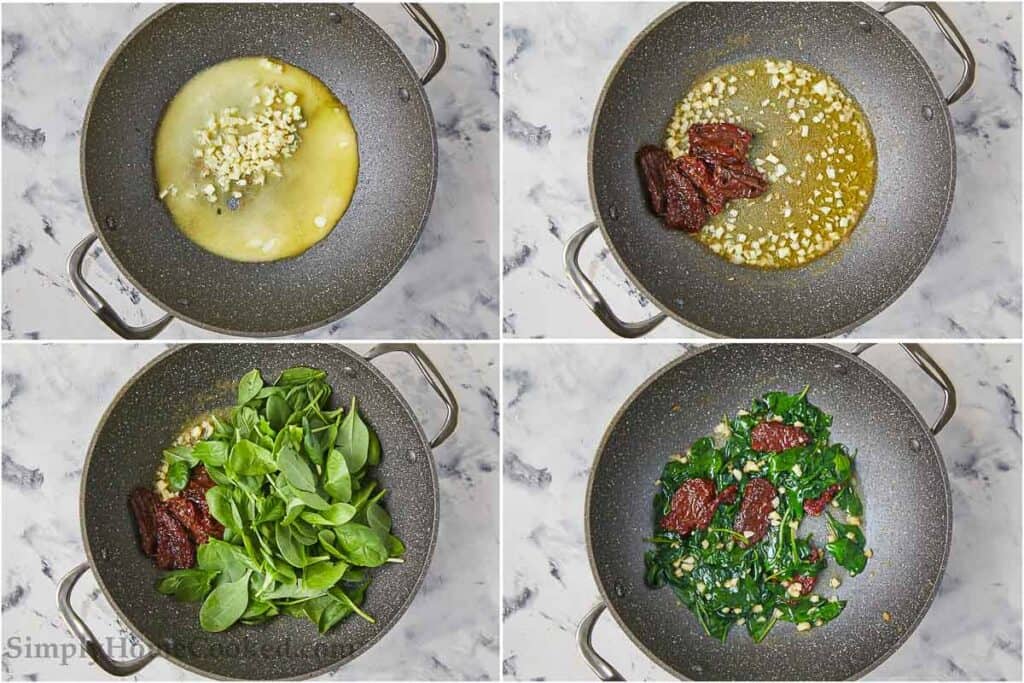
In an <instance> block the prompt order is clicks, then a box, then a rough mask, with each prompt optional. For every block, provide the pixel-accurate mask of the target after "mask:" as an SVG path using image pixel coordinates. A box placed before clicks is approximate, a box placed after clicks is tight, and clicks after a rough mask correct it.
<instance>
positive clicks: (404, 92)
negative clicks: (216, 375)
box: [68, 3, 446, 339]
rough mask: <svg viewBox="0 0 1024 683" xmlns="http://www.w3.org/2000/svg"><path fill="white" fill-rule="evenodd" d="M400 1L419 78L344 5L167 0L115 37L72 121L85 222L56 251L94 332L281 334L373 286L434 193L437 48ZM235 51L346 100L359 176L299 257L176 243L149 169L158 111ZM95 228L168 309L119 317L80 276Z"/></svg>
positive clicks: (395, 263)
mask: <svg viewBox="0 0 1024 683" xmlns="http://www.w3.org/2000/svg"><path fill="white" fill-rule="evenodd" d="M403 7H405V9H406V10H407V11H408V13H409V14H410V15H411V16H412V17H413V19H414V20H415V21H416V23H417V24H418V25H419V26H420V27H421V28H422V29H423V30H424V31H425V32H426V34H427V36H428V37H429V38H430V40H431V41H432V42H433V44H434V59H433V63H432V64H431V65H430V67H429V68H428V69H427V70H426V71H425V72H424V74H423V76H422V77H421V76H419V75H417V74H416V73H415V71H414V70H413V67H412V66H411V65H410V64H409V61H408V60H407V59H406V58H405V56H404V55H403V54H402V53H401V51H400V50H399V49H398V46H397V45H396V44H395V43H394V41H392V40H391V38H389V37H388V36H387V35H386V34H385V33H384V32H383V31H382V30H381V28H380V27H379V26H377V25H376V24H375V23H373V22H372V21H370V19H368V18H367V17H366V16H365V15H364V14H362V13H361V12H360V11H358V10H357V9H355V8H353V7H351V6H349V5H336V4H292V3H289V4H286V5H285V4H182V5H172V6H169V7H166V8H164V9H161V10H159V11H157V12H155V13H154V14H153V15H152V16H151V17H149V18H148V19H147V20H146V21H144V22H143V23H142V24H141V25H140V26H139V27H138V28H136V29H135V30H134V31H133V32H132V33H131V35H129V36H128V37H127V38H126V39H125V40H124V42H123V43H121V45H120V46H119V47H118V48H117V50H115V52H114V54H113V55H112V56H111V57H110V59H109V61H108V62H107V64H106V66H105V67H104V68H103V71H102V72H101V73H100V77H99V80H98V81H97V83H96V86H95V88H94V90H93V93H92V99H91V100H90V102H89V106H88V108H87V109H86V113H85V123H84V125H83V128H82V144H81V172H82V189H83V192H84V195H85V204H86V207H87V208H88V210H89V218H90V219H91V220H92V224H93V227H94V228H95V233H90V234H89V236H88V237H86V238H85V239H84V240H82V241H81V242H80V243H79V244H78V245H77V246H76V247H75V248H74V250H72V252H71V256H70V257H69V260H68V272H69V274H70V276H71V281H72V283H73V284H74V286H75V289H76V290H77V291H78V293H79V295H80V296H81V297H82V298H83V299H84V300H85V302H86V304H87V305H88V306H89V308H90V309H92V311H93V312H94V313H95V314H96V315H97V316H99V318H100V319H101V320H102V321H103V322H104V323H106V324H107V326H108V327H110V328H111V329H112V330H113V331H114V332H116V333H117V334H119V335H121V336H122V337H125V338H129V339H140V338H142V339H148V338H151V337H153V336H155V335H156V334H158V333H159V332H160V331H161V330H162V329H163V328H164V327H166V326H167V324H168V323H170V321H171V319H172V316H175V317H178V318H181V319H182V320H185V321H187V322H189V323H192V324H193V325H198V326H200V327H203V328H206V329H209V330H213V331H216V332H222V333H226V334H238V335H249V336H279V335H285V334H292V333H297V332H302V331H306V330H310V329H312V328H314V327H318V326H321V325H324V324H326V323H328V322H330V321H332V320H335V319H337V318H340V317H341V316H343V315H345V314H346V313H349V312H351V311H353V310H355V309H356V308H357V307H359V306H360V305H362V304H363V303H365V302H366V301H367V300H368V299H369V298H370V297H372V296H373V295H374V294H376V293H377V292H378V291H380V289H382V288H383V287H384V285H385V284H387V282H388V281H389V280H390V279H391V278H392V277H393V276H394V274H395V273H396V272H397V271H398V269H399V268H400V267H401V266H402V264H404V263H405V261H406V259H407V258H408V257H409V255H410V253H411V252H412V249H413V247H414V246H415V245H416V242H417V240H418V239H419V235H420V232H421V231H422V229H423V225H424V223H425V222H426V220H427V214H428V213H429V211H430V206H431V203H432V201H433V197H434V187H435V185H436V181H437V134H436V130H435V128H434V118H433V114H432V113H431V111H430V105H429V103H428V102H427V97H426V94H425V93H424V91H423V86H424V85H426V84H427V83H429V82H430V80H431V79H432V78H433V77H434V75H435V74H437V72H438V71H439V70H440V69H441V67H442V65H443V64H444V62H445V58H446V44H445V39H444V36H443V35H442V34H441V32H440V30H439V29H438V28H437V25H436V24H435V23H434V22H433V20H432V19H431V18H430V16H429V15H428V14H427V13H426V12H425V11H424V10H423V8H422V7H420V6H419V5H414V4H406V5H403ZM243 55H269V56H272V57H276V58H279V59H282V60H284V61H286V62H289V63H291V64H295V65H296V66H299V67H302V68H303V69H306V70H307V71H309V72H310V73H312V74H313V75H314V76H317V77H318V78H319V79H320V80H322V81H323V82H324V83H325V84H326V85H327V86H328V87H329V88H330V89H331V91H332V92H333V93H334V94H335V95H336V96H337V97H338V99H340V100H341V101H342V102H343V103H344V104H345V106H346V107H347V108H348V110H349V114H350V115H351V117H352V121H353V123H354V124H355V129H356V135H357V136H358V138H359V181H358V184H357V186H356V191H355V195H354V197H353V200H352V204H351V205H350V206H349V208H348V211H346V213H345V215H344V217H343V218H342V219H341V222H340V224H339V225H338V227H337V229H335V230H333V231H332V232H331V233H330V234H329V235H328V236H327V237H326V238H324V239H323V240H321V241H320V242H319V243H318V244H316V245H314V246H313V247H312V248H311V249H309V250H308V251H307V252H305V253H304V254H302V255H300V256H297V257H295V258H291V259H284V260H280V261H274V262H270V263H240V262H237V261H231V260H228V259H225V258H222V257H219V256H216V255H214V254H212V253H210V252H208V251H206V250H204V249H202V248H201V247H199V246H198V245H197V244H195V243H194V242H192V241H191V240H189V239H188V238H187V237H186V236H185V235H184V234H182V233H181V232H180V231H179V230H178V229H177V228H176V227H175V225H174V222H173V219H172V218H171V216H170V213H169V212H168V211H167V210H166V208H165V207H164V205H163V203H162V202H161V201H160V200H159V199H158V198H157V194H156V189H155V181H154V180H153V178H154V176H153V138H154V136H155V134H156V129H157V124H158V123H159V121H160V117H161V115H162V113H163V111H164V107H165V106H166V105H167V103H168V102H169V101H170V100H171V99H172V98H173V97H174V95H175V94H176V93H177V92H178V90H179V89H180V88H181V87H182V86H183V85H184V84H185V82H186V81H188V80H189V79H190V78H192V77H193V76H195V75H196V73H198V72H199V71H201V70H203V69H205V68H207V67H209V66H212V65H213V64H216V63H218V62H221V61H223V60H225V59H230V58H233V57H239V56H243ZM97 238H99V240H100V242H102V244H103V248H104V249H105V250H106V251H107V253H108V254H109V256H110V258H111V259H112V260H113V261H114V263H115V264H116V265H117V267H118V268H120V269H121V271H122V272H123V273H124V274H125V276H126V277H127V278H128V279H129V280H130V281H131V282H132V284H134V285H135V286H136V287H137V288H138V289H139V290H140V291H141V292H142V293H143V294H145V295H146V296H147V297H149V298H150V299H152V300H153V301H154V302H155V303H156V304H158V305H159V306H160V307H161V308H163V309H165V310H166V311H167V312H168V314H169V315H167V316H165V317H163V318H161V319H160V320H158V321H156V322H153V323H150V324H148V325H144V326H141V327H133V326H131V325H129V324H128V323H126V322H125V321H124V320H122V319H121V318H120V317H119V316H118V314H117V313H116V312H115V311H114V310H113V309H112V308H111V307H110V305H109V304H108V303H107V302H106V301H104V299H103V297H102V296H101V295H100V294H99V292H97V291H96V290H95V289H93V288H92V287H91V286H90V285H89V284H88V283H87V282H86V280H85V278H84V276H83V271H82V266H83V261H84V259H85V256H86V255H87V254H88V253H89V252H90V251H91V250H92V247H93V244H94V243H95V241H96V239H97ZM97 253H98V252H97Z"/></svg>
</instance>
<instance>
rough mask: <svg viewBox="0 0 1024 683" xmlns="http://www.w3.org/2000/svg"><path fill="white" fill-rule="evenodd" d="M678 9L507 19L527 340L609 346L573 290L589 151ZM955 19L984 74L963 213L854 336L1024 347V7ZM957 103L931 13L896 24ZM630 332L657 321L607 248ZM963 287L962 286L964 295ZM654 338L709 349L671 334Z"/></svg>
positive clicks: (529, 10)
mask: <svg viewBox="0 0 1024 683" xmlns="http://www.w3.org/2000/svg"><path fill="white" fill-rule="evenodd" d="M667 7H668V5H664V4H661V3H653V4H650V3H628V4H622V3H602V4H600V5H595V4H590V3H572V4H567V3H540V4H535V3H530V4H518V3H509V4H506V5H505V12H504V17H503V21H504V28H503V37H504V53H503V55H504V56H503V58H504V91H503V92H504V99H503V108H504V112H503V118H504V121H505V130H504V142H505V145H504V168H505V174H504V190H505V192H504V203H503V214H504V236H503V247H504V251H503V274H504V300H503V304H502V323H503V324H502V329H503V333H504V334H505V335H509V336H517V337H539V336H545V337H552V338H579V337H609V336H611V333H610V332H608V331H607V330H606V329H605V327H604V326H603V325H602V324H601V323H600V322H599V321H598V320H597V318H595V317H594V316H593V315H592V314H591V313H590V311H589V310H588V309H587V308H586V306H585V305H584V304H583V302H582V300H581V299H580V298H579V296H578V295H577V294H576V292H575V290H574V289H573V288H572V287H571V285H570V284H569V283H568V280H567V278H566V276H565V275H564V274H563V268H562V249H563V247H564V245H565V242H566V240H567V239H568V238H569V237H570V236H571V235H572V234H573V233H574V232H575V231H576V230H577V229H578V228H580V227H582V226H583V225H584V224H586V223H588V222H590V221H591V220H593V217H594V213H593V210H592V208H591V205H590V197H589V190H588V187H587V141H588V136H589V133H590V125H591V119H592V117H593V113H594V106H595V104H596V101H597V97H598V95H599V93H600V91H601V88H602V86H603V85H604V82H605V78H606V77H607V75H608V73H609V71H610V70H611V68H612V66H613V65H614V63H615V61H616V60H617V59H618V57H619V55H620V54H621V53H622V52H623V51H624V50H625V48H626V46H627V45H628V44H629V42H630V40H632V38H633V37H634V36H635V35H636V34H637V33H639V31H640V30H641V29H643V28H644V27H645V26H646V25H647V24H648V23H650V21H652V20H653V19H654V18H655V17H656V16H658V15H659V14H660V13H661V12H663V11H664V10H665V9H666V8H667ZM945 9H946V11H947V12H948V13H949V15H950V16H951V17H952V19H953V20H954V22H955V23H956V24H957V26H958V27H959V28H960V30H961V32H962V33H963V34H964V36H965V37H966V38H967V39H968V40H969V42H970V45H971V48H972V49H973V50H974V54H975V56H976V58H977V62H978V72H977V81H976V82H975V85H974V88H973V89H972V90H971V91H970V92H969V93H968V94H967V96H966V97H964V98H963V99H962V100H961V101H960V102H957V103H956V104H955V105H953V107H952V116H953V120H954V123H955V127H956V143H957V157H958V176H957V189H956V200H955V203H954V205H953V211H952V214H951V216H950V219H949V224H948V226H947V227H946V231H945V233H944V235H943V237H942V241H941V243H940V244H939V246H938V249H937V251H936V253H935V254H934V255H933V256H932V258H931V260H930V262H929V263H928V265H927V267H926V268H925V270H924V272H923V273H922V274H921V276H920V277H919V278H918V279H917V280H916V281H915V282H914V283H913V285H911V287H910V289H909V290H908V291H907V292H906V293H905V294H904V295H903V296H902V297H900V298H899V299H898V300H897V301H896V303H894V304H893V305H892V306H890V307H889V308H888V309H886V310H885V311H884V312H882V313H881V314H879V315H878V316H877V317H876V318H874V319H873V320H871V321H870V322H868V323H866V324H865V325H863V326H861V327H860V328H858V329H857V330H855V331H854V332H852V333H851V334H850V335H849V336H855V337H859V338H876V337H883V338H906V337H935V338H942V337H965V338H997V337H1007V338H1018V337H1020V334H1021V285H1020V282H1021V262H1020V252H1021V240H1020V234H1021V231H1020V225H1021V201H1020V200H1021V198H1020V182H1021V159H1020V144H1021V90H1020V87H1021V86H1020V70H1019V63H1018V60H1019V57H1018V56H1019V55H1020V45H1021V19H1020V3H967V4H964V3H951V4H947V5H946V6H945ZM890 16H891V18H892V19H893V21H894V22H895V23H896V24H897V25H898V26H899V27H900V28H901V29H903V30H904V31H905V32H906V33H907V35H908V36H909V37H910V39H911V41H912V42H913V43H914V44H915V45H916V46H917V47H918V49H919V50H920V51H921V52H922V54H923V55H924V58H925V60H926V61H927V62H928V64H929V65H931V67H932V69H933V70H934V71H935V72H936V75H937V77H938V79H939V81H940V83H941V84H942V85H943V86H944V87H945V89H946V90H951V89H952V84H954V83H955V82H956V79H957V78H959V75H960V72H959V68H960V67H959V61H958V60H957V57H956V56H955V54H954V53H953V52H952V50H951V48H949V46H948V45H946V43H945V42H944V40H943V38H942V37H941V35H940V34H939V32H938V31H937V30H936V29H935V26H934V25H933V23H932V22H931V20H930V19H929V18H928V17H927V15H925V14H924V13H923V12H921V11H920V10H915V9H904V10H900V11H899V12H896V13H895V14H892V15H890ZM581 264H582V266H583V268H584V271H585V272H586V273H587V275H588V276H590V277H591V278H592V279H594V281H595V283H596V285H597V287H598V288H599V289H600V290H601V292H602V293H604V294H605V296H606V297H607V298H608V300H609V303H610V304H611V306H612V308H613V309H614V310H615V311H616V312H618V313H619V315H620V317H622V318H624V319H627V320H640V319H642V318H645V317H647V316H650V315H652V314H653V313H655V312H657V308H656V307H655V305H654V304H652V303H650V302H649V301H646V300H645V299H644V298H643V296H642V295H641V294H640V293H639V291H638V290H637V289H636V288H635V287H633V286H632V285H631V284H630V283H629V282H628V281H627V279H626V276H625V274H624V273H623V272H622V271H621V270H620V269H619V267H618V265H617V264H616V263H615V260H614V259H612V258H609V252H608V249H607V247H606V246H605V245H604V244H603V243H602V240H601V237H600V235H596V236H593V237H591V238H590V240H588V243H587V244H586V245H585V246H584V249H583V253H582V256H581ZM952 283H955V286H953V285H952ZM652 336H655V337H661V338H690V337H699V336H700V335H699V334H698V333H697V332H695V331H694V330H691V329H688V328H686V327H684V326H682V325H680V324H678V323H675V322H673V321H669V322H666V323H664V324H662V325H661V327H659V328H658V329H657V330H656V331H655V332H654V333H652Z"/></svg>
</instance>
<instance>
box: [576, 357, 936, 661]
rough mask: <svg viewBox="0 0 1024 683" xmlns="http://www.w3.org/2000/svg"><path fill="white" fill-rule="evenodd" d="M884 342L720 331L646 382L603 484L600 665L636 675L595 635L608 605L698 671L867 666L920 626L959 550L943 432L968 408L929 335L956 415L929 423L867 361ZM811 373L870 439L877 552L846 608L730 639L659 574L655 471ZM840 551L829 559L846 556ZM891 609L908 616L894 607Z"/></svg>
mask: <svg viewBox="0 0 1024 683" xmlns="http://www.w3.org/2000/svg"><path fill="white" fill-rule="evenodd" d="M868 346H870V345H863V346H861V347H858V348H857V349H856V350H855V351H854V352H853V353H848V352H846V351H842V350H840V349H837V348H834V347H829V346H811V345H795V344H786V345H779V344H775V345H747V344H733V345H724V346H714V347H711V348H705V349H703V350H700V351H698V352H696V353H691V354H689V355H686V356H683V357H682V358H680V359H678V360H676V361H673V362H672V363H670V364H668V365H667V366H665V367H664V368H662V369H661V370H659V371H658V372H657V373H655V374H654V376H652V377H651V378H650V379H648V380H647V381H646V382H644V384H643V385H642V386H641V387H640V388H639V389H637V390H636V391H635V392H634V393H633V395H632V396H630V398H629V399H628V400H627V401H626V404H625V405H624V406H623V407H622V408H621V409H620V410H619V412H618V414H617V415H616V416H615V418H614V419H613V420H612V422H611V424H610V425H609V427H608V429H607V431H606V432H605V434H604V439H603V440H602V442H601V445H600V447H599V449H598V453H597V457H596V458H595V460H594V465H593V468H592V469H591V474H590V481H589V486H588V489H587V500H586V536H587V551H588V554H589V557H590V566H591V569H592V570H593V572H594V577H595V578H596V580H597V585H598V588H599V589H600V591H601V595H602V598H603V603H601V604H599V605H598V606H597V607H595V608H594V609H593V610H592V611H591V612H590V613H589V614H588V615H587V616H586V618H585V619H584V620H583V622H582V623H581V625H580V628H579V632H578V639H577V640H578V644H579V647H580V650H581V652H582V654H583V656H584V657H585V659H586V660H587V662H588V663H589V664H590V666H591V667H592V668H593V669H594V671H595V672H596V673H597V674H598V676H599V677H600V678H602V679H603V680H622V679H621V676H620V675H619V674H618V672H616V671H615V669H614V668H613V667H612V665H611V664H609V663H608V662H607V661H605V660H604V659H602V658H601V657H600V656H599V655H598V654H597V653H596V652H595V651H594V649H593V646H592V645H591V642H590V634H591V631H592V629H593V627H594V623H595V621H596V620H597V618H598V617H599V616H600V614H601V612H602V611H603V610H604V608H605V605H607V607H608V609H609V611H610V612H611V613H612V615H613V616H614V617H615V620H616V621H617V622H618V623H619V625H620V626H621V627H622V628H623V630H624V631H625V632H626V633H627V635H629V637H630V638H631V639H632V640H633V642H634V643H636V644H637V646H639V647H640V649H641V650H643V651H644V652H645V653H646V654H647V655H648V656H649V657H650V658H651V659H653V660H654V661H655V662H657V663H658V664H659V665H661V666H662V667H663V668H665V669H666V670H668V671H670V672H672V673H673V674H675V675H676V676H679V677H685V678H694V679H714V680H761V679H776V680H802V679H813V680H825V681H828V680H840V679H846V678H856V677H858V676H861V675H863V674H865V673H867V672H868V671H870V670H871V669H873V668H874V667H876V666H878V665H879V664H880V663H881V662H882V661H884V660H885V659H886V658H887V657H889V655H891V654H892V653H893V652H895V651H896V649H897V648H898V647H899V646H900V645H901V644H902V643H903V642H904V641H905V640H906V639H907V638H908V637H909V636H910V634H911V632H913V630H914V628H915V627H916V626H917V624H918V623H919V622H920V621H921V618H922V617H923V616H924V614H925V612H926V611H927V610H928V607H929V606H930V605H931V602H932V599H933V598H934V597H935V591H936V589H937V588H938V584H939V580H940V579H941V577H942V572H943V570H944V568H945V565H946V557H947V555H948V553H949V542H950V537H951V534H952V528H953V526H952V524H953V523H952V503H951V499H950V489H949V480H948V477H947V475H946V468H945V466H944V465H943V462H942V456H941V454H940V453H939V448H938V446H937V445H936V443H935V439H934V437H933V435H934V434H937V433H938V432H939V430H941V429H942V427H943V426H944V425H945V424H946V423H947V422H948V421H949V419H950V418H951V417H952V415H953V412H954V411H955V410H956V392H955V390H954V388H953V385H952V383H951V382H950V380H949V377H947V376H946V373H945V372H943V370H942V368H940V367H939V366H938V365H937V364H936V363H935V361H934V360H932V358H931V357H930V356H929V355H928V354H927V353H926V352H925V351H924V349H922V348H921V347H920V346H918V345H916V344H907V345H904V349H906V351H907V353H908V354H910V356H911V358H913V359H914V361H915V362H916V363H917V364H918V366H920V368H921V369H922V370H923V371H924V372H925V374H927V375H928V377H930V378H931V379H932V380H934V381H935V382H936V383H937V384H938V385H939V387H941V389H942V392H943V396H944V400H943V407H942V414H941V416H940V417H939V418H938V419H937V420H936V421H935V422H934V423H933V425H932V426H931V427H928V425H927V424H926V423H925V421H924V419H922V417H921V415H920V413H918V411H917V409H916V408H914V406H913V405H912V404H911V403H910V401H909V400H908V399H907V397H906V396H904V395H903V394H902V393H901V392H900V390H899V389H897V388H896V387H895V385H893V383H892V382H890V381H889V380H888V379H887V378H886V377H885V376H883V375H882V374H881V373H880V372H878V370H876V369H875V368H873V367H872V366H870V365H868V364H867V363H866V362H864V361H863V360H861V358H860V357H859V354H860V353H861V352H862V351H863V350H864V349H865V348H867V347H868ZM890 348H891V347H890ZM805 385H809V386H810V392H811V393H810V396H811V399H812V401H813V402H814V403H815V405H817V406H818V407H820V408H821V409H822V410H824V411H826V412H828V413H831V414H832V415H833V417H834V422H833V426H832V434H833V438H834V440H835V441H837V442H841V443H844V444H846V445H847V446H848V447H850V448H851V450H856V451H857V454H858V455H857V461H856V469H857V481H858V493H860V495H861V498H862V499H863V501H864V516H863V520H864V530H865V533H866V535H867V538H868V546H869V547H870V548H871V549H872V550H873V551H874V556H873V558H872V560H871V561H870V562H869V563H868V566H867V569H866V570H865V571H864V572H863V573H862V574H860V575H858V576H856V577H853V578H847V579H846V580H844V581H843V583H842V587H841V588H840V589H838V591H837V594H838V595H839V597H840V598H842V599H846V600H848V601H849V602H848V603H847V605H846V609H845V610H843V613H842V614H841V615H840V616H839V617H837V618H836V619H835V620H834V621H831V622H829V623H828V624H826V625H825V626H823V627H821V628H814V629H811V630H810V631H807V632H803V633H798V632H797V631H796V629H795V627H794V625H793V624H789V623H782V622H780V623H779V624H778V625H777V626H776V627H775V628H774V629H773V630H772V631H771V633H769V634H768V637H767V638H766V639H765V640H764V641H763V642H762V643H760V644H757V643H754V641H753V640H751V638H750V637H749V636H748V635H747V634H746V632H745V630H744V629H741V628H736V629H733V630H732V632H731V633H730V634H729V637H728V640H727V642H725V643H722V642H720V641H718V640H715V639H713V638H711V637H709V636H707V635H706V634H705V633H704V631H703V629H702V628H701V626H700V624H699V623H698V621H697V619H696V617H694V615H693V614H692V613H690V612H689V611H688V610H687V609H686V608H684V607H681V606H679V605H678V604H677V603H676V600H675V598H674V597H673V596H672V594H671V591H668V590H655V589H651V588H648V587H647V586H646V585H645V584H644V551H645V550H646V549H648V548H649V547H650V544H649V543H647V542H645V540H644V539H646V538H649V537H650V534H651V532H652V529H653V525H654V518H653V515H652V510H653V508H652V507H651V500H652V497H653V495H654V488H653V484H652V482H654V481H656V480H657V479H658V477H659V476H660V474H661V470H662V467H663V466H664V464H665V462H666V461H667V460H668V458H669V456H670V455H671V454H672V453H675V452H678V450H679V449H680V448H684V447H685V445H686V444H689V443H692V442H693V441H695V440H696V439H697V438H699V437H701V436H704V435H706V434H710V433H711V429H712V427H713V426H714V425H715V424H717V423H718V422H719V421H720V420H721V419H722V415H733V414H735V412H736V411H737V410H739V409H741V408H746V407H748V406H749V405H750V401H751V400H752V399H754V398H756V397H758V396H761V395H762V394H763V393H764V392H766V391H770V390H777V389H780V390H786V391H799V390H800V389H801V388H803V387H804V386H805ZM673 406H682V408H683V409H682V410H673ZM824 526H825V525H824V521H823V520H822V519H821V518H811V519H808V520H806V521H805V522H804V524H803V527H802V529H801V533H805V532H807V531H811V532H813V533H814V535H815V537H817V538H822V537H823V536H824V535H825V533H824ZM829 564H830V569H828V570H826V571H830V572H831V571H832V570H835V569H836V565H835V564H834V563H833V562H832V561H831V559H829ZM842 575H843V576H846V574H845V572H843V573H842ZM883 611H884V612H889V613H890V614H891V615H892V621H890V622H885V621H884V620H883V619H882V616H881V615H882V612H883Z"/></svg>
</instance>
